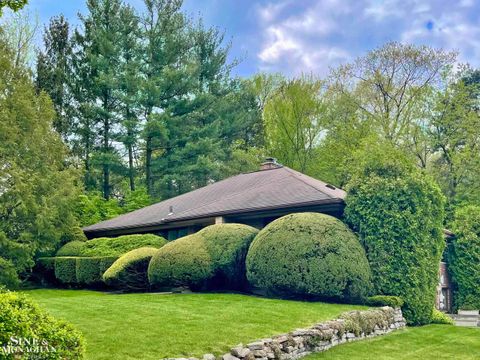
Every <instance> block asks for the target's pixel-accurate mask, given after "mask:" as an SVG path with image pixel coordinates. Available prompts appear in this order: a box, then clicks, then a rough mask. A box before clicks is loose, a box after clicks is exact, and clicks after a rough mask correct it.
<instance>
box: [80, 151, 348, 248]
mask: <svg viewBox="0 0 480 360" xmlns="http://www.w3.org/2000/svg"><path fill="white" fill-rule="evenodd" d="M345 196H346V193H345V191H343V190H341V189H337V188H335V187H334V186H332V185H329V184H327V183H324V182H322V181H319V180H316V179H314V178H312V177H310V176H307V175H305V174H302V173H299V172H298V171H295V170H293V169H290V168H288V167H286V166H282V165H280V164H278V163H277V162H276V161H275V159H272V158H269V159H267V161H266V162H265V163H263V164H262V166H261V168H260V170H259V171H255V172H250V173H245V174H240V175H237V176H232V177H230V178H227V179H225V180H222V181H218V182H215V183H213V184H210V185H207V186H205V187H203V188H200V189H197V190H193V191H191V192H189V193H186V194H182V195H179V196H176V197H174V198H171V199H167V200H164V201H161V202H159V203H157V204H153V205H150V206H147V207H145V208H142V209H139V210H136V211H133V212H130V213H128V214H124V215H121V216H118V217H116V218H114V219H110V220H107V221H102V222H100V223H98V224H94V225H91V226H87V227H85V228H83V231H84V232H85V235H86V236H87V238H95V237H100V236H118V235H125V234H132V233H155V234H159V235H162V236H164V237H165V238H167V239H169V240H174V239H176V238H178V237H181V236H185V235H187V234H191V233H194V232H196V231H198V230H200V229H201V228H203V227H205V226H208V225H212V224H218V223H226V222H235V223H242V224H248V225H251V226H254V227H257V228H262V227H264V226H265V225H267V224H268V223H270V222H271V221H273V220H275V219H276V218H278V217H281V216H283V215H286V214H289V213H293V212H302V211H313V212H321V213H325V214H330V215H332V216H336V217H340V216H341V215H342V213H343V209H344V206H345V203H344V199H345Z"/></svg>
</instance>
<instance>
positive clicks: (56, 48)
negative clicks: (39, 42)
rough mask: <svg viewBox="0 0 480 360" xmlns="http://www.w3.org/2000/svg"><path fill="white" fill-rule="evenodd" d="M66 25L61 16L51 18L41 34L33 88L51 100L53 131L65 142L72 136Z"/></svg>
mask: <svg viewBox="0 0 480 360" xmlns="http://www.w3.org/2000/svg"><path fill="white" fill-rule="evenodd" d="M69 28H70V26H69V23H68V21H67V20H66V19H65V18H64V17H63V15H60V16H56V17H53V18H51V19H50V23H49V25H48V28H47V27H46V28H45V30H44V34H43V46H44V49H43V50H41V51H39V52H38V54H37V73H36V75H37V77H36V86H37V89H38V91H40V90H44V91H45V92H46V93H47V94H48V95H49V96H50V98H51V99H52V102H53V105H54V107H55V112H56V115H57V116H56V117H55V121H54V122H53V126H54V128H55V130H56V131H57V132H58V133H59V134H60V135H61V136H62V139H63V140H64V141H65V142H68V137H69V136H71V135H72V134H73V131H74V129H73V126H74V124H73V121H72V120H73V116H72V111H73V110H72V108H71V105H72V98H71V92H69V89H68V84H69V82H70V77H69V73H70V71H71V64H70V61H71V54H72V42H71V39H70V31H69Z"/></svg>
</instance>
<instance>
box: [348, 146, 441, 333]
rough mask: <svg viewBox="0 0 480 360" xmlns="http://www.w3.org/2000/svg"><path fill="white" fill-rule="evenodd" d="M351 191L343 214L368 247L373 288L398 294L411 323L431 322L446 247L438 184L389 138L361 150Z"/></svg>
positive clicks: (349, 188) (351, 183)
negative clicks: (440, 266) (441, 261)
mask: <svg viewBox="0 0 480 360" xmlns="http://www.w3.org/2000/svg"><path fill="white" fill-rule="evenodd" d="M347 191H348V195H347V198H346V203H347V205H346V208H345V218H346V221H347V222H348V224H349V225H350V226H351V227H352V229H353V230H354V231H356V232H357V233H358V234H359V236H360V241H361V242H362V243H363V245H364V247H365V251H366V253H367V258H368V260H369V263H370V267H371V269H372V274H373V284H374V287H375V291H376V292H377V293H378V294H380V295H394V296H400V297H401V298H402V299H403V300H404V301H405V306H404V308H403V313H404V315H405V318H406V319H407V321H408V323H410V324H416V325H420V324H427V323H429V322H430V321H431V318H432V309H433V307H434V301H435V291H436V286H437V284H438V265H439V262H440V259H441V256H442V252H443V249H444V247H445V241H444V238H443V220H444V198H443V195H442V193H441V191H440V189H439V188H438V186H437V185H436V184H435V182H434V181H433V180H432V179H431V178H430V177H428V176H426V175H425V174H423V173H422V172H420V171H419V170H418V169H417V168H415V165H414V164H413V163H412V162H411V161H409V160H408V158H406V157H405V155H404V154H403V153H402V152H400V151H399V150H396V149H394V148H392V146H391V145H388V143H387V145H381V146H377V147H371V148H369V149H368V151H367V152H366V153H363V154H361V155H359V158H358V161H357V171H356V172H355V173H354V176H353V178H352V179H351V180H350V182H349V184H348V186H347Z"/></svg>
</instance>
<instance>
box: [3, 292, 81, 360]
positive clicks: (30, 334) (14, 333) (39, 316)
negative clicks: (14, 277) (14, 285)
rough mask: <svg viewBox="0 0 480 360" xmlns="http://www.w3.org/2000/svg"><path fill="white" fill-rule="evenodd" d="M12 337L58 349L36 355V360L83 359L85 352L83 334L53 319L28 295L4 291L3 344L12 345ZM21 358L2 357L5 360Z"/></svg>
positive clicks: (13, 356)
mask: <svg viewBox="0 0 480 360" xmlns="http://www.w3.org/2000/svg"><path fill="white" fill-rule="evenodd" d="M11 337H15V338H17V339H18V338H28V339H30V340H31V339H37V340H38V341H46V342H47V343H48V346H49V347H50V346H51V347H53V348H54V349H55V351H50V352H44V353H36V354H34V355H35V356H34V357H31V358H32V359H33V358H35V359H82V358H83V354H84V350H85V344H84V340H83V338H82V336H81V334H80V333H79V332H78V331H77V330H76V329H75V328H74V327H73V326H72V325H70V324H69V323H67V322H65V321H63V320H57V319H55V318H53V317H52V316H50V315H49V314H47V313H46V312H45V311H44V310H42V309H41V308H40V307H38V305H36V304H35V303H34V302H33V301H32V300H30V298H29V297H27V296H26V295H24V294H20V293H15V292H8V291H0V344H2V346H4V345H7V344H9V342H10V341H11ZM12 345H15V344H12ZM49 349H50V350H52V349H51V348H49ZM18 356H21V355H19V354H17V355H6V356H5V355H0V357H1V358H2V359H17V358H19V357H18ZM21 358H24V357H21ZM25 358H27V357H25ZM28 358H29V359H30V357H28Z"/></svg>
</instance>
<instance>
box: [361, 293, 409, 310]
mask: <svg viewBox="0 0 480 360" xmlns="http://www.w3.org/2000/svg"><path fill="white" fill-rule="evenodd" d="M403 304H404V303H403V300H402V298H401V297H399V296H389V295H375V296H370V297H368V299H367V305H370V306H390V307H392V308H401V307H402V306H403Z"/></svg>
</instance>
